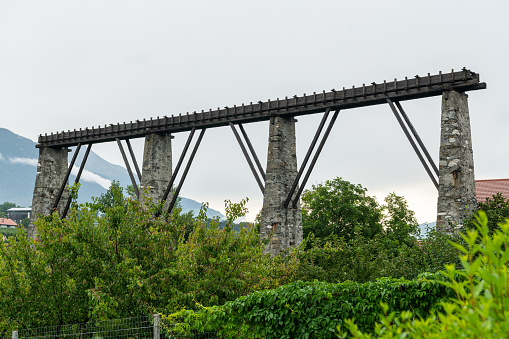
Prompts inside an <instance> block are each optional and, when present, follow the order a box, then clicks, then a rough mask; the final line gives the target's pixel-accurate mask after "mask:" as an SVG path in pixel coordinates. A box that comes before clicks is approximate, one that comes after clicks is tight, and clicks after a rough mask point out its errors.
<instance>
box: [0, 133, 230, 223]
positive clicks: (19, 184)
mask: <svg viewBox="0 0 509 339" xmlns="http://www.w3.org/2000/svg"><path fill="white" fill-rule="evenodd" d="M35 144H36V143H35V142H33V141H32V140H30V139H27V138H24V137H22V136H20V135H17V134H15V133H13V132H11V131H9V130H8V129H5V128H0V203H3V202H6V201H9V202H13V203H16V204H17V205H20V206H24V207H28V206H31V204H32V194H33V191H34V184H35V175H36V173H37V159H38V156H39V151H38V149H37V148H35ZM73 151H74V150H73ZM72 154H73V153H69V160H70V159H71V157H72ZM84 154H85V150H84V149H82V150H81V151H80V153H79V154H78V157H77V160H76V165H78V166H79V165H80V164H81V161H82V159H83V156H84ZM76 172H77V171H76ZM75 178H76V177H75V176H74V175H73V174H71V176H70V178H69V182H71V183H72V182H74V179H75ZM112 180H116V181H118V182H120V185H121V186H122V187H126V186H127V185H129V184H131V180H130V179H129V175H128V173H127V170H126V169H125V168H123V167H122V166H118V165H114V164H112V163H109V162H108V161H106V160H104V159H103V158H101V157H100V156H99V155H97V154H96V153H94V152H93V151H92V152H90V155H89V156H88V160H87V163H86V165H85V170H84V171H83V174H82V176H81V180H80V182H81V188H80V191H79V194H78V201H79V202H85V201H91V197H98V196H100V195H101V194H103V193H105V192H106V189H107V188H108V187H109V185H110V182H111V181H112ZM180 204H181V206H182V211H183V212H188V211H194V214H195V215H197V214H198V212H199V211H200V207H201V204H200V203H198V202H197V201H194V200H191V199H188V198H184V197H182V199H181V201H180ZM207 216H208V217H211V218H212V217H215V216H218V217H219V218H224V216H223V215H222V214H221V213H220V212H218V211H216V210H213V209H211V208H209V209H208V211H207Z"/></svg>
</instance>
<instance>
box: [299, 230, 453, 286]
mask: <svg viewBox="0 0 509 339" xmlns="http://www.w3.org/2000/svg"><path fill="white" fill-rule="evenodd" d="M403 239H405V238H403ZM409 239H410V240H411V241H412V242H411V243H409V242H410V241H402V242H398V241H397V239H394V238H393V237H392V235H391V234H390V233H389V234H386V233H382V234H379V235H377V236H376V237H374V238H372V239H368V238H364V237H363V236H361V235H360V234H356V236H355V237H354V238H353V239H351V240H349V241H346V240H345V239H344V238H340V237H337V236H335V235H332V236H329V237H327V238H325V239H319V238H315V237H313V236H310V237H308V239H307V242H308V244H307V246H306V247H307V250H306V251H301V252H299V253H298V254H297V257H298V259H299V266H298V269H297V272H296V278H297V279H300V280H303V281H313V280H315V279H316V280H321V281H327V282H331V283H333V282H340V281H346V280H352V281H356V282H360V283H363V282H367V281H373V280H375V279H377V278H382V277H394V278H400V277H404V278H406V279H414V278H416V277H417V276H418V275H419V274H420V273H422V272H431V273H433V272H437V271H439V270H442V269H443V268H444V265H445V264H454V265H459V259H458V254H459V251H458V250H457V249H456V248H455V247H454V246H453V245H451V243H450V242H451V241H456V242H459V241H460V240H461V237H460V236H459V235H457V234H452V235H449V234H444V233H441V232H438V231H436V230H435V229H429V230H428V237H427V238H425V239H421V240H420V241H417V240H416V239H415V238H410V237H409Z"/></svg>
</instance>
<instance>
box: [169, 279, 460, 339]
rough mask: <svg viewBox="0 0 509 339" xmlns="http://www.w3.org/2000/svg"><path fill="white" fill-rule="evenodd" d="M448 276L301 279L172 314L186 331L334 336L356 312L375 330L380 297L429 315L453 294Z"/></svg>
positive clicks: (363, 325) (243, 335)
mask: <svg viewBox="0 0 509 339" xmlns="http://www.w3.org/2000/svg"><path fill="white" fill-rule="evenodd" d="M444 279H445V277H444V276H441V275H440V274H435V275H433V274H423V275H421V276H420V277H419V278H418V279H416V280H413V281H409V280H405V279H391V278H382V279H380V280H377V281H376V282H367V283H364V284H359V283H355V282H351V281H347V282H344V283H339V284H330V283H325V282H318V281H315V282H301V281H298V282H294V283H291V284H288V285H285V286H282V287H279V288H277V289H274V290H268V291H258V292H255V293H252V294H250V295H247V296H244V297H240V298H238V299H236V300H234V301H231V302H228V303H226V304H225V305H223V306H220V307H212V308H203V309H202V310H200V312H190V311H181V312H179V313H177V314H174V315H171V316H169V317H167V318H166V319H171V320H172V321H175V320H176V319H180V320H181V324H180V329H182V330H183V331H184V332H185V331H189V330H197V331H201V332H204V331H217V332H219V333H220V334H221V335H222V336H224V337H227V338H235V337H241V338H255V337H256V338H259V337H263V338H331V337H332V336H334V333H335V332H336V328H337V327H338V326H341V325H342V323H343V319H351V318H353V319H355V321H356V323H357V324H358V326H359V327H360V328H361V329H362V330H365V331H372V330H373V329H374V325H375V323H376V320H377V314H378V313H379V312H381V311H382V309H381V307H380V301H384V302H386V303H387V305H388V306H389V309H390V310H391V311H393V312H395V314H399V313H401V312H402V311H405V310H412V311H413V314H414V315H415V316H419V317H425V316H427V315H428V314H429V313H430V312H431V311H433V310H436V309H439V308H440V306H439V302H440V301H442V300H447V299H448V298H450V297H452V296H453V294H452V290H450V289H449V288H447V287H445V286H442V285H440V284H439V283H438V280H444Z"/></svg>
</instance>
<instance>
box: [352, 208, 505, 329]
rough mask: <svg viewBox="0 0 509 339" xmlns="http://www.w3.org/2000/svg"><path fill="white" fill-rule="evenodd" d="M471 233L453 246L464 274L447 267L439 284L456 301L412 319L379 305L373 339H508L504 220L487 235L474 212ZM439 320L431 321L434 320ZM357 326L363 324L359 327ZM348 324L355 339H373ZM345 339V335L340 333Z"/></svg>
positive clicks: (482, 219) (484, 221)
mask: <svg viewBox="0 0 509 339" xmlns="http://www.w3.org/2000/svg"><path fill="white" fill-rule="evenodd" d="M476 220H477V224H476V229H475V230H468V231H467V232H466V233H465V234H462V238H463V241H464V243H465V246H463V245H461V244H455V246H456V247H457V248H458V250H459V251H461V253H462V255H461V256H460V261H461V265H462V267H463V269H461V270H460V269H458V268H456V267H455V266H454V265H447V266H446V271H447V275H448V277H449V279H450V281H443V282H441V284H442V285H443V286H445V287H447V288H449V289H451V290H453V291H454V292H455V295H456V298H455V299H454V300H451V301H449V302H444V303H442V309H443V311H442V312H437V313H434V314H431V315H430V316H428V317H425V318H419V319H417V318H416V317H415V316H414V315H413V314H411V313H409V312H403V313H401V314H399V315H398V314H396V313H394V312H391V311H390V309H389V308H388V307H387V306H384V313H385V316H382V317H381V322H380V323H379V324H377V325H376V327H375V335H376V337H377V338H403V337H411V338H507V337H508V334H509V312H508V307H509V271H508V263H509V252H508V251H507V245H508V244H509V220H506V222H505V223H503V224H499V228H498V229H496V230H494V231H493V233H492V235H491V236H490V232H491V231H492V230H491V229H490V228H489V221H488V218H487V216H486V213H484V212H483V211H479V214H478V216H477V217H476ZM437 319H438V320H439V321H436V320H437ZM361 326H362V325H361ZM361 326H359V325H357V324H356V322H355V321H353V320H349V321H348V322H347V327H348V329H349V332H350V334H351V335H353V336H354V337H355V338H373V337H374V336H373V335H372V334H370V333H363V332H364V331H363V330H362V328H361ZM345 336H346V334H345Z"/></svg>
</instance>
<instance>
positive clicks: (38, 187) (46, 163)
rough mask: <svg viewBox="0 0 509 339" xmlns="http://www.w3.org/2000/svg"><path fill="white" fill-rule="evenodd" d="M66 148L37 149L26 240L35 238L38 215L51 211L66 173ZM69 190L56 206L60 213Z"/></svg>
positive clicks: (67, 151)
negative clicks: (30, 213) (30, 214)
mask: <svg viewBox="0 0 509 339" xmlns="http://www.w3.org/2000/svg"><path fill="white" fill-rule="evenodd" d="M68 153H69V149H68V148H67V147H65V148H60V149H53V148H48V147H43V148H39V161H38V163H37V176H36V177H35V187H34V195H33V198H32V217H31V220H30V225H29V226H28V230H27V237H28V238H35V237H36V236H37V230H36V229H35V226H34V223H35V221H36V220H37V218H38V216H39V215H40V214H42V215H49V214H50V213H51V212H52V211H51V209H52V208H53V204H54V203H55V198H56V196H57V194H58V191H59V190H60V186H61V185H62V182H63V181H64V179H65V175H66V173H67V168H68V167H67V166H68V163H67V155H68ZM68 199H69V190H68V189H67V188H66V189H65V190H64V192H63V193H62V197H61V198H60V202H59V204H58V207H57V209H58V211H59V212H60V213H61V212H62V211H63V210H64V208H65V205H66V203H67V200H68Z"/></svg>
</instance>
